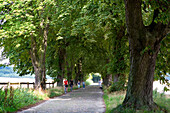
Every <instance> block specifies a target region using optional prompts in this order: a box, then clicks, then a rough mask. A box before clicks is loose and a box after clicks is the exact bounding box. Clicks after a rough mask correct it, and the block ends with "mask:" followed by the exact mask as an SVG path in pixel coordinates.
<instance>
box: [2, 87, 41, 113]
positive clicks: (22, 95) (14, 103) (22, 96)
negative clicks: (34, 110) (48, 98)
mask: <svg viewBox="0 0 170 113" xmlns="http://www.w3.org/2000/svg"><path fill="white" fill-rule="evenodd" d="M12 93H13V95H11V94H10V91H9V90H8V95H7V99H5V91H4V90H2V89H0V97H1V98H0V102H1V103H0V110H1V111H2V112H14V111H16V110H18V109H20V108H23V107H25V106H28V105H30V104H34V103H36V102H38V101H39V100H42V98H41V97H38V96H36V95H34V94H33V91H32V92H31V91H30V90H28V89H15V90H13V91H12Z"/></svg>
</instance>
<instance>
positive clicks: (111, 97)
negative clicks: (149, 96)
mask: <svg viewBox="0 0 170 113" xmlns="http://www.w3.org/2000/svg"><path fill="white" fill-rule="evenodd" d="M125 93H126V92H125V91H117V92H113V93H110V94H108V92H107V91H104V96H103V97H104V101H105V104H106V113H151V111H146V110H138V111H135V110H133V109H124V110H123V111H122V109H121V110H119V109H115V108H116V107H117V106H118V105H121V103H122V102H123V100H124V98H125ZM153 98H154V101H155V102H156V103H157V104H158V105H159V106H160V107H161V108H163V109H164V110H162V111H161V110H160V111H156V113H164V112H165V109H166V110H167V111H166V112H167V113H170V97H169V96H165V95H164V94H160V93H158V92H156V91H154V92H153ZM154 113H155V112H154Z"/></svg>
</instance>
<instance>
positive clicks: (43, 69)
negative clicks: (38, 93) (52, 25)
mask: <svg viewBox="0 0 170 113" xmlns="http://www.w3.org/2000/svg"><path fill="white" fill-rule="evenodd" d="M48 27H49V25H48V24H47V25H46V27H45V29H44V30H43V32H44V34H43V42H42V53H41V54H42V55H41V70H42V71H41V72H42V73H41V74H42V77H41V87H42V89H43V90H45V88H46V66H45V63H46V50H47V39H48Z"/></svg>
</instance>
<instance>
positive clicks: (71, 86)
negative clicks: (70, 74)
mask: <svg viewBox="0 0 170 113" xmlns="http://www.w3.org/2000/svg"><path fill="white" fill-rule="evenodd" d="M70 88H71V91H72V90H73V79H71V80H70Z"/></svg>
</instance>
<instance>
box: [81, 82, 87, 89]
mask: <svg viewBox="0 0 170 113" xmlns="http://www.w3.org/2000/svg"><path fill="white" fill-rule="evenodd" d="M82 84H83V89H85V86H86V84H85V82H84V81H83V82H82Z"/></svg>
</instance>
